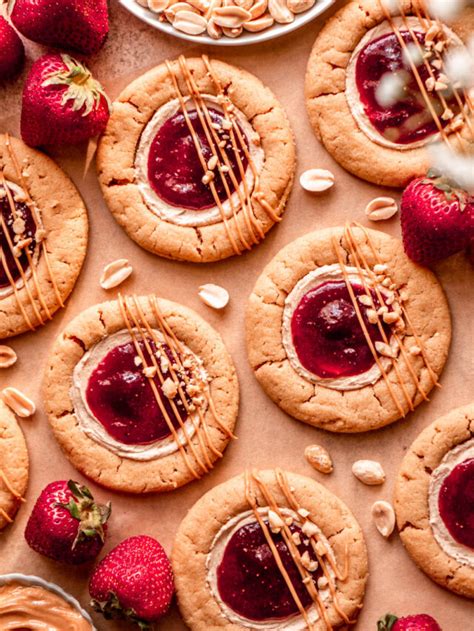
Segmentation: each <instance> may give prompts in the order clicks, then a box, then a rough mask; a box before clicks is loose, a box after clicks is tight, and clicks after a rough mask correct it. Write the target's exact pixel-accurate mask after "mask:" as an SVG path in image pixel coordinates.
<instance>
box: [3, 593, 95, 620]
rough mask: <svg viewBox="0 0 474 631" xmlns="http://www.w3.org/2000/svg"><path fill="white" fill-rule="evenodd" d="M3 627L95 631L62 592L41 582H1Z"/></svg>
mask: <svg viewBox="0 0 474 631" xmlns="http://www.w3.org/2000/svg"><path fill="white" fill-rule="evenodd" d="M0 629H1V630H2V631H92V629H93V627H92V625H91V624H90V622H88V621H87V620H86V619H85V618H84V616H82V615H81V613H80V612H79V611H78V610H77V609H75V608H74V607H73V606H72V605H71V604H69V603H68V602H67V601H66V600H64V598H61V596H59V595H57V594H54V593H53V592H51V591H49V590H47V589H44V588H43V587H40V586H38V585H22V584H21V583H18V582H12V583H7V584H6V585H0Z"/></svg>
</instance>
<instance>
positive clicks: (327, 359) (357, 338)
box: [291, 281, 390, 378]
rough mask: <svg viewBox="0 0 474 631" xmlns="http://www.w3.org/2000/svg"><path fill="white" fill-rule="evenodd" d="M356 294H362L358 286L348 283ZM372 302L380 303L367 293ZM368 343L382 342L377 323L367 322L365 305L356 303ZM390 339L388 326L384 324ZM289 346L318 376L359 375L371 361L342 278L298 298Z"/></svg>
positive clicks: (368, 366) (368, 367)
mask: <svg viewBox="0 0 474 631" xmlns="http://www.w3.org/2000/svg"><path fill="white" fill-rule="evenodd" d="M351 287H352V289H353V291H354V294H355V295H356V296H361V295H365V293H366V292H365V289H364V288H363V287H362V285H359V284H356V283H351ZM371 296H372V300H373V301H374V305H375V306H376V307H377V308H378V307H379V306H380V303H379V302H378V300H377V296H376V295H375V293H374V292H371ZM359 307H360V311H361V314H362V318H363V320H364V323H365V326H366V327H367V330H368V333H369V335H370V338H371V340H372V342H374V343H375V342H376V341H382V334H381V332H380V331H379V328H378V326H377V324H370V323H369V321H368V318H367V308H366V307H364V306H362V305H359ZM384 330H385V333H386V335H387V337H388V338H389V339H390V328H389V327H388V325H384ZM291 334H292V339H293V345H294V348H295V351H296V354H297V356H298V359H299V361H300V362H301V365H302V366H303V367H304V368H306V370H309V371H310V372H311V373H313V374H314V375H317V376H318V377H321V378H338V377H350V376H353V375H360V374H361V373H364V372H366V371H367V370H369V369H370V368H371V367H372V366H373V364H374V358H373V355H372V352H371V350H370V348H369V345H368V344H367V340H366V338H365V335H364V332H363V330H362V327H361V325H360V322H359V320H358V317H357V313H356V311H355V309H354V306H353V304H352V300H351V297H350V294H349V291H348V289H347V286H346V283H345V282H344V281H327V282H325V283H322V284H321V285H318V286H317V287H314V288H313V289H310V290H309V291H308V292H307V293H306V294H305V295H304V296H303V298H302V299H301V300H300V302H299V304H298V306H297V307H296V309H295V311H294V313H293V316H292V319H291Z"/></svg>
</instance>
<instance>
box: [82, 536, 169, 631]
mask: <svg viewBox="0 0 474 631" xmlns="http://www.w3.org/2000/svg"><path fill="white" fill-rule="evenodd" d="M173 592H174V582H173V572H172V570H171V563H170V562H169V559H168V557H167V556H166V553H165V551H164V549H163V547H162V546H161V544H160V543H158V541H156V539H153V538H152V537H147V536H145V535H140V536H138V537H130V538H128V539H125V540H124V541H122V543H120V544H119V545H118V546H117V547H116V548H114V549H113V550H112V551H111V552H109V554H107V556H105V557H104V558H103V559H102V561H101V562H100V563H99V565H98V566H97V567H96V569H95V570H94V572H93V574H92V576H91V579H90V582H89V593H90V595H91V597H92V599H93V600H92V603H91V605H92V606H93V607H94V608H95V609H96V610H97V611H100V612H101V613H103V614H104V615H105V617H106V618H110V617H112V616H116V617H120V618H128V619H129V620H131V621H133V622H136V623H141V624H142V625H146V624H148V623H152V622H154V621H156V620H158V618H160V617H161V616H163V615H164V614H165V613H166V612H167V611H168V609H169V607H170V604H171V600H172V598H173Z"/></svg>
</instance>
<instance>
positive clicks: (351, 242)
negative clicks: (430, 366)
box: [344, 224, 428, 412]
mask: <svg viewBox="0 0 474 631" xmlns="http://www.w3.org/2000/svg"><path fill="white" fill-rule="evenodd" d="M344 237H345V239H346V242H347V244H348V246H349V249H350V251H351V256H352V258H353V260H354V262H355V265H356V267H357V272H358V274H359V279H360V282H361V284H362V286H363V288H364V290H365V294H366V296H368V297H369V298H370V299H372V296H371V293H370V289H369V288H368V287H367V283H366V280H365V275H364V273H363V270H362V267H361V266H360V261H359V259H360V260H362V263H363V265H364V270H365V272H366V273H367V274H368V276H369V278H370V279H371V281H372V283H373V289H374V291H375V295H376V296H377V299H378V301H379V303H380V305H381V307H386V308H387V309H388V305H387V304H386V302H385V296H384V294H383V293H382V292H381V291H380V289H379V286H378V283H377V279H376V275H375V274H374V272H373V271H372V269H371V268H370V266H369V265H368V263H367V260H366V258H365V257H364V255H363V253H362V250H361V249H360V248H359V244H358V243H357V241H356V240H355V238H354V235H353V233H352V231H351V229H350V226H349V225H347V224H346V226H345V228H344ZM392 291H393V290H392ZM394 293H395V292H394ZM395 295H396V296H397V294H395ZM397 297H398V296H397ZM377 328H378V330H379V332H380V334H381V335H382V339H383V341H384V342H385V344H389V345H390V340H389V338H388V336H387V335H386V333H385V329H384V327H383V325H382V320H381V318H380V317H379V315H378V314H377ZM391 332H392V335H393V337H394V338H395V341H396V342H397V344H398V347H399V349H400V352H401V353H402V355H403V358H404V360H405V363H406V364H407V367H408V370H409V372H410V375H411V377H412V378H413V379H414V381H415V385H416V387H417V390H418V391H419V392H420V394H421V395H422V396H423V398H424V399H425V401H426V400H428V398H427V396H426V393H425V391H424V390H423V388H421V385H420V382H419V380H418V377H417V376H416V373H415V371H414V369H413V367H412V365H411V362H410V361H409V358H408V353H406V351H405V349H404V348H403V345H402V343H401V338H400V337H399V335H398V334H397V332H396V330H395V328H394V327H392V330H391ZM390 359H391V360H392V366H393V368H394V370H395V373H396V375H397V379H398V381H399V383H400V386H401V387H402V390H403V394H404V396H405V400H406V402H407V404H408V407H409V408H410V410H411V411H412V412H413V410H414V409H415V406H414V404H413V401H412V399H411V396H410V394H409V392H408V390H407V389H406V387H405V382H404V380H403V379H402V376H401V374H400V370H399V367H398V362H397V361H396V358H395V357H392V358H390Z"/></svg>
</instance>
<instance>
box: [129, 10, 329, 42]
mask: <svg viewBox="0 0 474 631" xmlns="http://www.w3.org/2000/svg"><path fill="white" fill-rule="evenodd" d="M335 2H336V0H316V3H315V4H314V6H312V7H311V9H308V11H305V12H304V13H298V14H296V15H295V19H294V20H293V22H290V23H289V24H274V25H273V26H271V27H270V28H268V29H266V30H265V31H261V32H260V33H244V34H242V35H240V36H239V37H236V38H235V39H233V38H231V37H221V38H220V39H212V37H209V36H208V35H187V34H186V33H182V32H181V31H178V30H176V29H175V28H173V26H172V25H171V24H169V23H168V22H160V21H159V18H158V14H156V13H155V14H154V13H153V12H152V11H150V10H149V9H147V8H145V7H142V6H141V5H140V4H138V2H137V1H136V0H119V3H120V4H121V5H122V6H123V7H125V9H127V10H128V11H130V13H132V14H133V15H135V16H136V17H137V18H139V19H140V20H142V21H143V22H146V23H147V24H149V25H150V26H153V27H154V28H156V29H158V30H159V31H161V32H163V33H166V34H167V35H172V36H173V37H177V38H178V39H184V40H187V41H189V42H193V43H194V44H202V45H204V44H206V45H210V46H249V45H251V44H259V43H262V42H266V41H268V40H271V39H276V38H277V37H282V36H283V35H287V34H288V33H291V32H293V31H296V30H297V29H299V28H300V27H302V26H304V25H305V24H307V23H308V22H311V21H312V20H314V19H315V18H316V17H318V16H319V15H321V14H322V13H324V12H325V11H326V10H327V9H329V8H330V7H331V6H332V5H333V4H334V3H335ZM155 16H156V17H155Z"/></svg>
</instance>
